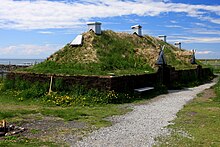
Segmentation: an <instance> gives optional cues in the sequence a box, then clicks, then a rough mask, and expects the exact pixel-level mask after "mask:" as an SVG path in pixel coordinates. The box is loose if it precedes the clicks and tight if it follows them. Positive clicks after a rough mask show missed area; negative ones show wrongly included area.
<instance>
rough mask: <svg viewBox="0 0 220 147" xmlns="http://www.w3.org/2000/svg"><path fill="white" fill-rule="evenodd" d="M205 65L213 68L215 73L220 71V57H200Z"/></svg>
mask: <svg viewBox="0 0 220 147" xmlns="http://www.w3.org/2000/svg"><path fill="white" fill-rule="evenodd" d="M199 61H200V62H201V63H202V64H203V65H204V66H205V67H209V68H211V69H213V72H214V73H217V74H218V73H220V60H219V59H200V60H199Z"/></svg>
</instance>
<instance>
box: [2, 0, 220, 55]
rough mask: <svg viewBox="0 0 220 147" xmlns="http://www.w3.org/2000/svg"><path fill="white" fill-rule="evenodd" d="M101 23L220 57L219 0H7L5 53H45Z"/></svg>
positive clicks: (53, 50) (50, 52)
mask: <svg viewBox="0 0 220 147" xmlns="http://www.w3.org/2000/svg"><path fill="white" fill-rule="evenodd" d="M88 21H99V22H102V29H104V30H106V29H110V30H113V31H118V32H128V33H131V30H130V26H132V25H135V24H140V25H142V27H143V33H144V34H148V35H151V36H155V37H157V36H158V35H161V34H164V35H167V41H168V42H169V43H171V44H173V43H174V42H176V41H180V42H181V43H182V47H183V48H184V49H187V50H192V49H196V50H197V52H196V57H197V58H218V59H219V58H220V1H219V0H195V1H192V0H2V1H1V3H0V58H25V59H28V58H29V59H31V58H35V59H36V58H43V59H44V58H46V57H48V56H49V55H50V54H52V53H54V52H55V51H57V50H58V49H60V48H61V47H63V46H64V45H65V44H67V43H69V42H70V41H71V40H73V39H74V38H75V36H76V35H77V34H80V33H83V32H85V31H87V26H86V22H88Z"/></svg>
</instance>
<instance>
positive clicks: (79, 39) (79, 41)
mask: <svg viewBox="0 0 220 147" xmlns="http://www.w3.org/2000/svg"><path fill="white" fill-rule="evenodd" d="M82 40H83V36H82V35H77V36H76V38H75V39H74V40H73V41H72V42H71V43H70V45H72V46H79V45H82Z"/></svg>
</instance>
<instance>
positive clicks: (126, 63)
mask: <svg viewBox="0 0 220 147" xmlns="http://www.w3.org/2000/svg"><path fill="white" fill-rule="evenodd" d="M160 45H166V49H165V56H166V60H167V63H168V64H169V65H171V66H173V67H176V68H177V69H186V68H194V66H193V65H191V64H190V63H189V62H188V59H189V58H190V57H188V56H184V57H181V59H178V58H179V57H177V56H176V53H175V51H179V52H181V50H179V49H177V48H175V47H174V46H172V45H170V44H168V43H165V42H163V41H160V40H158V39H156V38H153V37H151V36H144V37H138V36H136V35H131V34H126V33H115V32H113V31H109V30H108V31H103V32H102V35H95V34H94V33H93V32H87V33H85V34H84V43H83V45H82V46H79V47H72V46H69V45H68V44H67V45H66V46H65V47H64V48H63V49H61V50H59V51H57V52H56V53H54V54H53V55H51V56H50V57H49V58H48V60H47V61H45V62H43V63H40V64H37V65H35V66H33V67H30V68H25V69H22V71H26V72H33V73H52V74H65V75H109V73H114V74H115V75H116V76H117V75H131V74H132V75H133V74H144V73H152V72H156V70H157V68H156V66H155V63H156V59H157V57H158V54H159V49H158V47H159V46H160Z"/></svg>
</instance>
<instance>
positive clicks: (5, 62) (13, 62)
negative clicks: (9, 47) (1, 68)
mask: <svg viewBox="0 0 220 147" xmlns="http://www.w3.org/2000/svg"><path fill="white" fill-rule="evenodd" d="M44 60H45V59H0V65H34V64H38V63H41V62H43V61H44Z"/></svg>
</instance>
